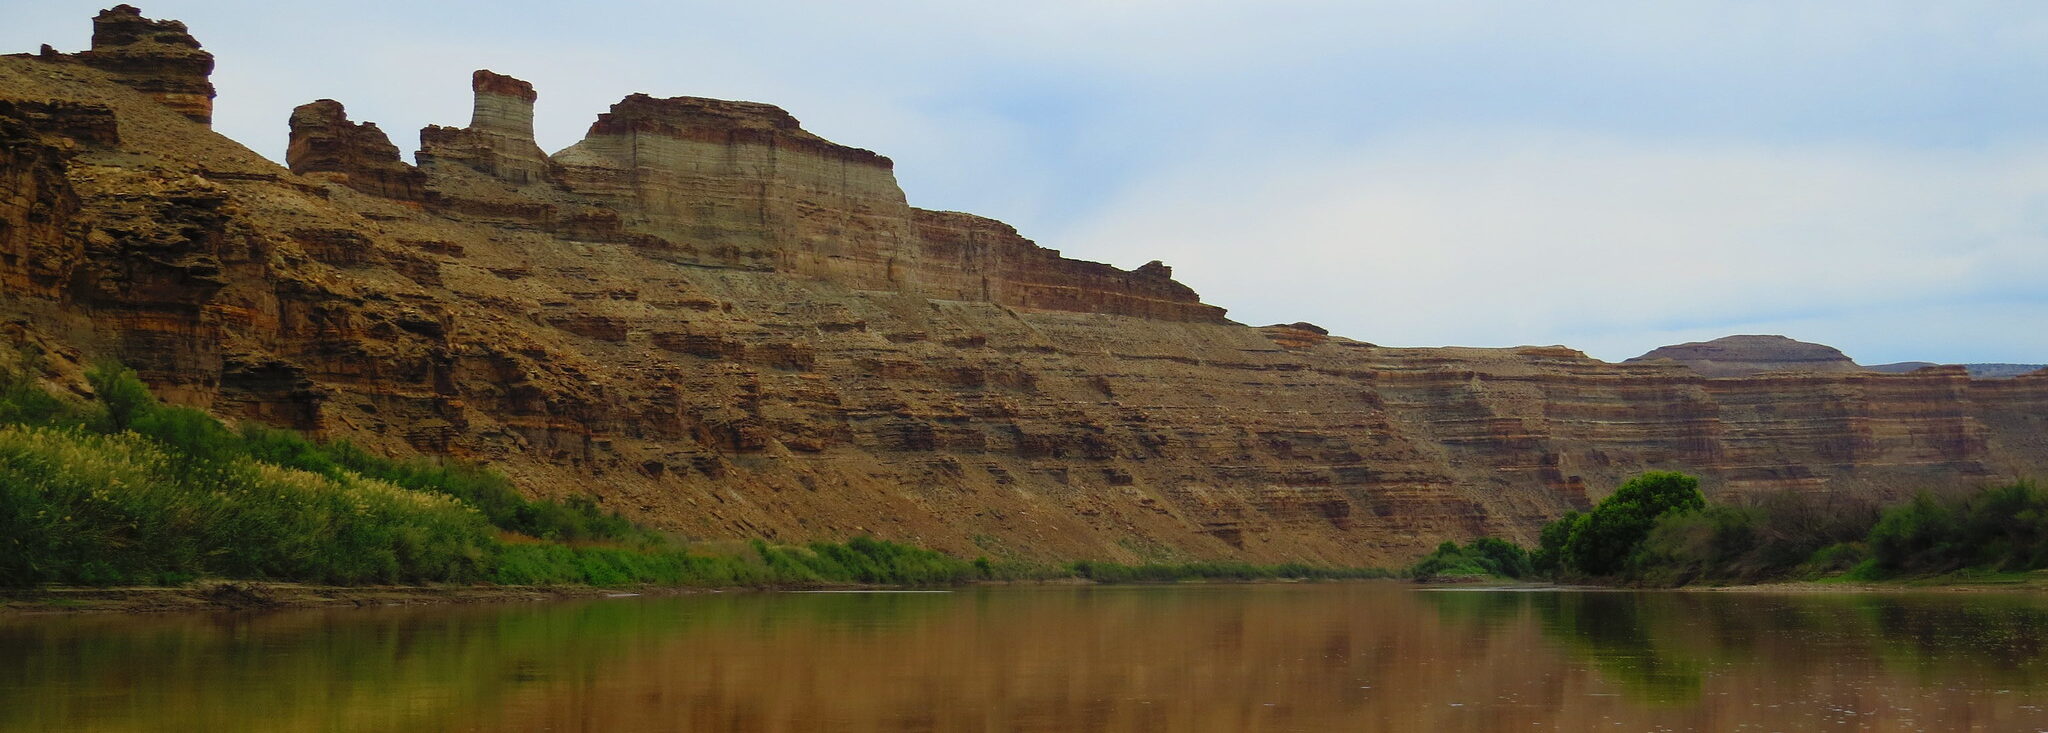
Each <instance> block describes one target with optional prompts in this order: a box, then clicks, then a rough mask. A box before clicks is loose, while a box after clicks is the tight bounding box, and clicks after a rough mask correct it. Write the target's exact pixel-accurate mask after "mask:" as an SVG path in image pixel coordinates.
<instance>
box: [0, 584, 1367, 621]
mask: <svg viewBox="0 0 2048 733" xmlns="http://www.w3.org/2000/svg"><path fill="white" fill-rule="evenodd" d="M1339 582H1341V583H1359V582H1376V583H1407V582H1408V581H1405V580H1399V579H1395V578H1339V579H1328V578H1257V579H1244V580H1240V579H1228V578H1190V579H1182V580H1170V581H1149V580H1141V581H1100V580H1090V579H1087V578H1079V577H1051V578H1035V579H1020V580H981V581H973V582H969V583H966V584H962V585H957V586H946V587H933V586H905V585H884V584H863V583H810V584H800V585H768V586H725V587H697V586H628V587H617V588H599V587H591V586H495V585H436V586H409V585H381V586H336V585H315V584H306V583H269V582H244V581H215V582H198V583H193V584H190V585H185V586H175V587H154V586H137V587H126V588H98V587H80V586H48V587H43V588H33V589H21V588H17V589H0V618H4V617H7V616H28V615H45V614H155V613H180V612H219V611H269V610H286V609H306V608H381V607H389V606H433V605H452V604H466V603H535V602H547V601H571V600H589V599H597V598H631V597H641V596H651V597H667V596H687V595H698V594H707V593H773V592H806V591H809V592H817V591H876V592H889V591H945V590H956V589H961V588H976V587H985V586H1018V585H1024V586H1071V585H1102V586H1124V585H1195V586H1198V585H1254V584H1258V585H1265V584H1299V583H1339Z"/></svg>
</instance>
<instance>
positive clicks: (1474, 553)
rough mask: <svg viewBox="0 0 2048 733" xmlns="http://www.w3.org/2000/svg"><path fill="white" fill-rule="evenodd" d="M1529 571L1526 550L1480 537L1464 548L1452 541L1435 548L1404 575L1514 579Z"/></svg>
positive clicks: (1428, 578)
mask: <svg viewBox="0 0 2048 733" xmlns="http://www.w3.org/2000/svg"><path fill="white" fill-rule="evenodd" d="M1531 572H1533V570H1532V568H1531V564H1530V559H1529V552H1528V551H1527V550H1524V549H1522V548H1521V547H1520V546H1518V545H1515V544H1514V543H1511V542H1508V541H1506V540H1502V539H1498V538H1494V537H1481V538H1479V539H1476V540H1473V541H1472V544H1470V545H1468V546H1465V547H1459V546H1458V543H1456V542H1451V541H1445V542H1444V543H1443V544H1440V545H1437V548H1436V551H1435V552H1432V553H1430V554H1428V555H1426V556H1424V557H1423V558H1422V559H1421V560H1417V561H1416V562H1415V564H1414V565H1410V566H1409V567H1408V570H1407V572H1406V575H1407V576H1408V577H1411V578H1414V579H1416V580H1432V579H1436V578H1461V577H1462V578H1485V577H1492V578H1509V579H1516V578H1522V577H1525V576H1528V575H1529V574H1531Z"/></svg>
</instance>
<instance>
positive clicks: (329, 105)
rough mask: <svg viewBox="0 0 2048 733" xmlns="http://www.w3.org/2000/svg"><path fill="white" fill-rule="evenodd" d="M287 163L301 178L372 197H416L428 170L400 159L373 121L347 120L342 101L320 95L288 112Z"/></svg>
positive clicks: (393, 146)
mask: <svg viewBox="0 0 2048 733" xmlns="http://www.w3.org/2000/svg"><path fill="white" fill-rule="evenodd" d="M285 161H286V165H288V166H290V167H291V169H292V172H293V173H297V174H299V175H302V176H308V177H313V178H320V179H323V180H329V181H334V182H336V183H340V184H342V185H344V186H348V187H349V188H353V189H355V190H357V191H361V192H363V193H367V194H370V195H372V196H382V197H384V198H390V199H399V200H403V201H418V200H420V199H421V197H422V196H424V195H425V187H426V180H427V177H426V174H424V173H421V172H420V171H419V169H417V168H414V167H412V166H410V165H406V163H405V161H403V160H400V159H399V157H398V146H396V145H392V144H391V138H389V137H386V136H385V135H384V131H383V130H379V129H377V124H376V123H374V122H364V123H362V124H356V123H352V122H349V121H348V113H347V111H346V110H344V109H342V106H341V103H340V102H336V101H334V100H332V99H322V100H319V101H317V102H310V103H307V104H303V105H300V106H299V107H298V108H297V109H294V110H292V119H291V141H290V143H289V145H288V146H287V147H286V149H285Z"/></svg>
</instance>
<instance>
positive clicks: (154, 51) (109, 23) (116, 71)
mask: <svg viewBox="0 0 2048 733" xmlns="http://www.w3.org/2000/svg"><path fill="white" fill-rule="evenodd" d="M77 58H78V59H79V60H80V61H83V62H85V63H86V64H87V65H89V66H92V67H93V68H96V69H99V70H101V71H105V72H107V75H108V76H109V77H111V78H112V79H113V80H114V81H116V82H119V83H121V84H124V85H126V86H129V87H132V88H134V89H136V90H139V91H142V92H144V93H147V94H148V95H150V96H152V97H155V98H156V100H157V101H159V102H162V103H164V106H167V107H170V108H171V109H174V110H177V111H178V112H179V113H181V114H183V115H185V116H186V117H190V118H192V120H193V121H194V122H198V123H200V124H212V123H213V96H214V92H213V82H212V81H210V77H212V76H213V54H210V53H207V52H205V51H203V50H200V48H199V41H198V40H196V39H194V38H192V34H190V33H187V32H186V31H185V24H184V23H180V22H178V21H175V20H150V19H148V18H144V17H142V11H141V10H137V9H136V8H135V7H134V6H132V5H116V6H114V7H112V8H109V9H107V10H102V11H100V14H99V16H98V17H95V18H93V19H92V50H90V51H86V52H84V53H80V54H78V55H77Z"/></svg>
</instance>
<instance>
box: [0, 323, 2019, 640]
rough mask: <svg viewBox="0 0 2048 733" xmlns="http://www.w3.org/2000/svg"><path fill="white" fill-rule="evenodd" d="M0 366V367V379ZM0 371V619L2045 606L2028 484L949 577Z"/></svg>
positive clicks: (1654, 494)
mask: <svg viewBox="0 0 2048 733" xmlns="http://www.w3.org/2000/svg"><path fill="white" fill-rule="evenodd" d="M9 357H12V358H11V359H10V358H9ZM40 372H41V370H40V365H39V364H37V363H36V360H35V357H34V356H33V355H31V354H25V353H8V352H4V351H0V612H4V611H8V610H16V611H19V610H40V611H50V610H67V609H78V610H92V609H95V608H99V609H109V608H110V609H114V610H175V609H179V608H253V607H276V606H308V605H311V606H320V605H385V604H389V603H420V602H459V601H470V600H499V599H508V600H509V599H531V598H548V597H553V598H574V597H592V596H604V595H607V594H608V593H609V592H610V591H635V592H640V593H683V592H695V591H702V590H711V589H818V588H829V589H879V588H927V587H943V586H959V585H966V584H973V583H1016V582H1024V583H1032V582H1037V583H1063V582H1080V583H1105V584H1114V583H1168V582H1180V581H1211V582H1214V581H1222V582H1245V581H1321V580H1354V579H1381V578H1410V579H1413V580H1417V581H1422V582H1496V581H1512V582H1519V583H1554V584H1567V585H1596V586H1623V587H1636V588H1678V587H1695V586H1700V587H1705V586H1714V587H1719V586H1736V587H1756V588H1763V589H1838V590H1868V589H1875V588H1893V587H1897V588H1903V589H1911V588H1925V587H1935V586H1940V587H1949V586H1963V587H1970V588H2030V589H2032V588H2043V587H2048V574H2043V573H2039V572H2035V571H2040V570H2042V569H2044V568H2048V492H2044V491H2042V490H2040V489H2038V488H2036V487H2035V486H2034V485H2032V484H2030V483H2026V482H2017V483H2012V484H2007V485H2003V486H1996V487H1990V488H1985V489H1981V490H1979V491H1976V492H1970V493H1952V494H1931V493H1922V494H1920V495H1918V496H1916V497H1914V498H1913V499H1911V500H1909V501H1907V502H1904V503H1902V504H1899V505H1896V506H1890V507H1884V506H1880V505H1878V504H1877V503H1876V502H1873V501H1870V500H1867V499H1857V498H1852V497H1844V496H1839V495H1832V494H1793V493H1786V494H1774V495H1768V496H1763V497H1750V498H1746V499H1744V500H1742V501H1741V502H1740V503H1712V502H1708V501H1707V500H1706V499H1705V497H1704V496H1703V495H1702V494H1701V493H1700V491H1699V489H1698V481H1697V480H1696V479H1694V478H1692V477H1690V476H1686V475H1684V474H1678V473H1668V472H1653V473H1647V474H1643V475H1641V476H1638V477H1636V478H1634V479H1631V480H1629V481H1628V482H1627V483H1625V484H1623V485H1622V486H1621V487H1620V488H1619V489H1617V490H1616V491H1615V492H1614V494H1612V495H1610V496H1609V497H1608V498H1606V499H1605V500H1603V501H1601V502H1600V503H1599V504H1598V505H1596V506H1595V507H1593V508H1592V509H1591V510H1590V511H1587V512H1584V513H1579V512H1572V513H1569V514H1567V515H1565V516H1564V517H1563V518H1561V519H1559V520H1557V521H1555V522H1552V523H1551V524H1550V525H1548V526H1546V527H1545V528H1544V529H1543V532H1542V534H1541V537H1540V540H1539V542H1538V545H1537V546H1536V547H1535V548H1524V547H1521V546H1518V545H1516V544H1514V543H1511V542H1508V541H1505V540H1501V539H1497V538H1491V537H1481V538H1478V539H1475V540H1473V541H1472V542H1470V543H1468V544H1465V545H1460V544H1458V543H1456V542H1445V543H1443V544H1442V545H1441V546H1439V547H1438V548H1437V549H1436V551H1435V552H1433V553H1431V554H1429V555H1427V556H1424V557H1423V558H1421V559H1420V560H1418V561H1417V562H1415V563H1414V564H1412V565H1410V566H1409V567H1407V568H1405V569H1403V570H1400V571H1393V570H1386V569H1380V568H1331V567H1320V566H1312V565H1306V564H1301V563H1286V564H1276V565H1256V564H1249V563H1240V562H1191V563H1152V564H1139V565H1127V564H1119V563H1111V562H1099V561H1087V560H1083V561H1076V562H1069V563H1063V564H1056V563H1045V562H1033V561H1027V560H1015V559H1005V560H991V559H989V558H987V557H978V558H974V559H972V560H968V559H962V558H958V557H954V556H951V555H947V554H944V553H940V552H936V551H933V550H928V549H923V548H918V547H912V546H908V545H903V544H898V543H894V542H889V541H886V540H879V539H875V538H871V537H855V538H852V539H850V540H848V541H845V542H837V543H835V542H813V543H808V544H803V545H779V544H771V543H768V542H765V541H762V540H758V539H757V540H753V541H751V542H748V543H745V545H744V549H740V548H738V547H725V548H722V549H718V550H711V551H707V550H706V548H704V547H699V546H692V545H691V544H690V543H688V542H685V541H683V540H680V539H678V538H675V537H671V536H668V535H665V534H663V533H660V532H657V531H654V530H651V529H648V528H645V527H641V526H638V525H635V524H633V523H632V522H630V521H628V520H627V519H625V518H624V517H621V516H619V515H618V514H616V513H612V512H608V511H605V510H603V509H602V508H601V507H599V506H598V505H597V504H596V503H595V502H594V501H593V500H592V499H590V498H589V497H581V496H579V497H572V498H569V499H565V500H532V499H527V498H525V497H523V496H521V495H520V494H519V493H518V492H517V491H516V490H515V489H514V488H513V487H512V485H511V483H510V481H508V480H506V479H505V478H504V477H503V476H501V475H499V474H497V473H495V472H492V471H490V470H488V469H486V468H483V467H480V466H475V465H469V464H463V463H457V462H452V461H445V460H436V459H425V458H421V459H411V460H393V459H387V458H382V457H379V456H375V455H372V454H370V453H368V452H366V451H364V450H362V449H360V448H358V447H356V446H354V445H352V444H349V443H347V442H343V441H326V442H320V441H313V440H310V439H307V438H306V437H304V436H302V435H300V434H298V433H296V432H293V431H289V430H279V429H274V428H269V427H265V426H261V425H256V424H244V425H241V426H238V427H234V428H230V427H229V426H226V425H223V424H221V423H220V422H219V421H217V420H215V419H213V418H212V417H211V416H208V415H207V414H205V413H203V412H201V411H198V410H194V409H189V408H181V407H173V406H168V405H164V404H162V403H161V402H159V401H157V400H156V399H155V397H154V396H152V395H151V394H150V392H149V390H148V389H147V388H146V387H145V386H144V385H143V384H142V383H141V382H140V380H138V379H137V378H136V376H135V373H134V372H132V371H130V370H128V369H125V368H123V367H120V366H118V365H114V364H103V365H100V366H97V367H95V368H93V369H92V370H90V371H89V372H87V375H86V377H87V381H88V383H89V384H90V385H91V387H92V392H93V398H92V399H76V398H72V397H69V396H63V395H60V394H59V393H57V392H55V391H53V390H51V389H48V388H46V387H45V386H44V385H43V384H41V383H40V382H39V381H38V379H37V378H36V376H35V375H37V374H39V373H40Z"/></svg>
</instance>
